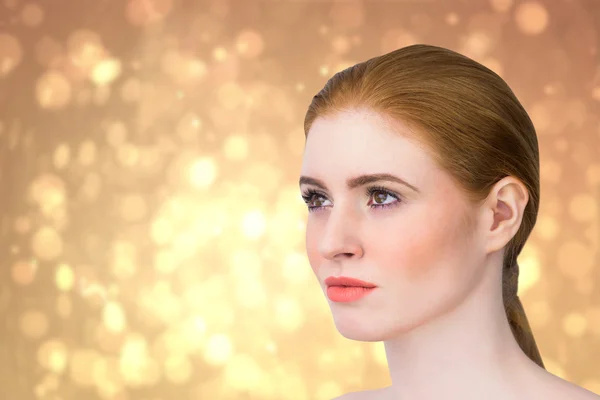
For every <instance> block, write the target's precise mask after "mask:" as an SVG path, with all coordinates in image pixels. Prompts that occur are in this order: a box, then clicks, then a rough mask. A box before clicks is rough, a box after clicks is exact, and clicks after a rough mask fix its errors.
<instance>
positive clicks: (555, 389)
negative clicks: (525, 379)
mask: <svg viewBox="0 0 600 400" xmlns="http://www.w3.org/2000/svg"><path fill="white" fill-rule="evenodd" d="M552 378H553V379H552V382H551V384H550V385H547V386H546V391H545V393H544V396H543V398H544V399H549V400H600V396H599V395H597V394H595V393H593V392H590V391H589V390H587V389H584V388H582V387H581V386H577V385H576V384H574V383H571V382H569V381H567V380H565V379H562V378H560V377H558V376H555V375H552Z"/></svg>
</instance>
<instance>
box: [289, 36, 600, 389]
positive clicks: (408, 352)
mask: <svg viewBox="0 0 600 400" xmlns="http://www.w3.org/2000/svg"><path fill="white" fill-rule="evenodd" d="M304 129H305V134H306V145H305V149H304V155H303V163H302V173H301V175H302V176H301V178H300V189H301V191H302V196H303V198H304V200H305V202H306V203H307V205H308V208H309V211H310V213H309V217H308V222H307V231H306V246H307V255H308V258H309V262H310V265H311V267H312V269H313V271H314V273H315V275H316V277H317V279H318V281H319V284H320V285H321V287H322V289H323V291H324V293H325V295H326V296H327V299H328V303H329V305H330V308H331V311H332V314H333V319H334V321H335V325H336V327H337V329H338V330H339V332H340V333H341V334H342V335H343V336H344V337H346V338H348V339H352V340H359V341H367V342H372V341H384V343H385V350H386V355H387V360H388V366H389V369H390V376H391V380H392V385H391V386H389V387H386V388H382V389H377V390H373V391H365V392H355V393H350V394H346V395H343V396H341V397H339V398H340V399H460V400H467V399H478V400H480V399H485V400H494V399H511V400H519V399H545V400H548V399H570V400H575V399H578V400H584V399H589V400H591V399H600V396H596V395H594V394H593V393H591V392H589V391H587V390H585V389H583V388H580V387H578V386H576V385H573V384H571V383H569V382H567V381H565V380H563V379H561V378H559V377H556V376H554V375H552V374H551V373H549V372H547V371H546V370H545V369H544V364H543V362H542V358H541V357H540V354H539V352H538V349H537V346H536V343H535V340H534V338H533V335H532V332H531V329H530V327H529V324H528V321H527V318H526V316H525V313H524V310H523V307H522V305H521V302H520V300H519V298H518V296H517V278H518V272H519V267H518V265H517V262H516V258H517V256H518V255H519V253H520V251H521V249H522V248H523V246H524V244H525V242H526V240H527V238H528V236H529V234H530V233H531V231H532V229H533V227H534V225H535V222H536V218H537V213H538V209H539V202H540V177H539V154H538V142H537V138H536V133H535V129H534V126H533V124H532V122H531V120H530V119H529V117H528V115H527V113H526V111H525V110H524V109H523V107H522V105H521V104H520V103H519V101H518V100H517V98H516V97H515V95H514V94H513V92H512V91H511V90H510V88H509V87H508V86H507V84H506V83H505V82H504V81H503V80H502V79H501V78H500V77H499V76H498V75H496V74H495V73H494V72H492V71H491V70H489V69H488V68H486V67H484V66H483V65H481V64H479V63H477V62H475V61H473V60H471V59H469V58H467V57H465V56H463V55H460V54H458V53H456V52H453V51H451V50H448V49H444V48H440V47H435V46H429V45H413V46H408V47H405V48H402V49H399V50H396V51H393V52H391V53H388V54H385V55H382V56H380V57H375V58H373V59H370V60H367V61H366V62H363V63H360V64H357V65H355V66H353V67H350V68H348V69H346V70H344V71H341V72H339V73H337V74H336V75H335V76H333V77H332V78H331V79H330V80H329V81H328V82H327V84H326V86H325V87H324V88H323V89H322V90H321V92H319V94H317V95H316V96H315V97H314V98H313V101H312V103H311V104H310V107H309V109H308V112H307V115H306V119H305V123H304ZM346 278H348V279H346Z"/></svg>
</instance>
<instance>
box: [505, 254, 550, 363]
mask: <svg viewBox="0 0 600 400" xmlns="http://www.w3.org/2000/svg"><path fill="white" fill-rule="evenodd" d="M518 282H519V264H518V263H517V262H516V260H514V261H513V262H512V265H509V266H508V267H506V266H505V268H504V271H503V274H502V296H503V299H504V309H505V310H506V316H507V318H508V323H509V324H510V329H511V331H512V333H513V336H514V338H515V340H516V341H517V343H519V347H521V350H523V352H524V353H525V354H526V355H527V356H528V357H529V358H530V359H531V360H532V361H533V362H535V363H536V364H537V365H539V366H540V367H542V368H544V369H546V368H545V367H544V362H543V361H542V356H541V355H540V352H539V350H538V347H537V344H536V343H535V339H534V338H533V332H532V331H531V327H530V326H529V321H528V320H527V316H526V315H525V309H524V308H523V304H522V303H521V300H520V299H519V296H518V295H517V291H518V287H519V283H518Z"/></svg>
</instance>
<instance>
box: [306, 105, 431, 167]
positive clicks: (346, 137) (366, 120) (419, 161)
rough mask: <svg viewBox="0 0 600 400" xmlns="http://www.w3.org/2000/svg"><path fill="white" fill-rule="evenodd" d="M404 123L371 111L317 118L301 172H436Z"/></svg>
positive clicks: (312, 128)
mask: <svg viewBox="0 0 600 400" xmlns="http://www.w3.org/2000/svg"><path fill="white" fill-rule="evenodd" d="M412 135H414V133H413V131H412V130H411V129H410V128H409V126H408V125H406V124H404V123H402V122H401V121H394V122H393V124H392V123H391V122H389V121H388V120H386V119H384V118H382V117H381V116H380V115H379V114H377V113H375V112H370V111H363V110H360V111H344V112H340V113H337V114H334V115H331V116H327V117H319V118H317V119H316V120H315V121H314V123H313V125H312V127H311V129H310V131H309V133H308V136H307V139H306V146H305V149H304V155H303V162H302V172H303V174H310V175H315V174H320V173H324V172H325V170H329V171H333V170H342V171H345V172H348V173H352V172H359V173H371V172H373V173H375V172H396V173H399V174H402V173H403V172H404V173H407V172H412V173H413V175H414V174H416V173H418V172H426V171H427V170H429V169H432V168H434V165H433V160H431V159H430V158H429V156H428V154H427V152H426V150H425V149H424V148H423V147H422V146H421V145H420V144H419V143H417V142H416V141H415V140H414V139H411V136H412Z"/></svg>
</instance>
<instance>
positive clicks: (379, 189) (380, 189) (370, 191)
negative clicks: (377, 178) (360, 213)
mask: <svg viewBox="0 0 600 400" xmlns="http://www.w3.org/2000/svg"><path fill="white" fill-rule="evenodd" d="M375 192H382V193H384V194H386V195H388V196H390V197H392V198H394V199H396V200H397V201H395V202H393V203H390V204H374V205H371V207H372V208H388V207H396V206H397V205H398V204H399V203H400V202H401V197H400V196H399V195H397V194H395V193H392V192H390V191H389V190H387V189H385V188H383V187H381V186H371V187H369V188H367V191H366V194H367V196H369V197H371V196H373V193H375ZM313 196H322V197H326V196H325V195H324V194H322V193H320V192H318V191H316V190H314V189H307V190H305V191H304V192H303V193H302V199H303V200H304V202H305V203H306V204H307V205H308V203H310V201H311V200H312V198H313ZM321 208H325V206H313V207H311V206H308V211H309V212H314V211H316V210H318V209H321Z"/></svg>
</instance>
